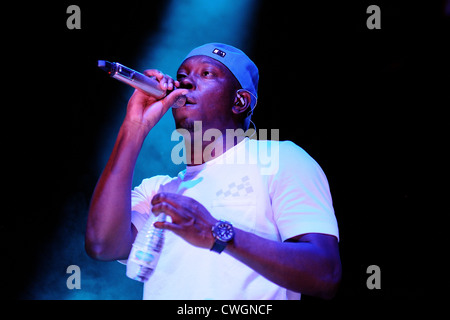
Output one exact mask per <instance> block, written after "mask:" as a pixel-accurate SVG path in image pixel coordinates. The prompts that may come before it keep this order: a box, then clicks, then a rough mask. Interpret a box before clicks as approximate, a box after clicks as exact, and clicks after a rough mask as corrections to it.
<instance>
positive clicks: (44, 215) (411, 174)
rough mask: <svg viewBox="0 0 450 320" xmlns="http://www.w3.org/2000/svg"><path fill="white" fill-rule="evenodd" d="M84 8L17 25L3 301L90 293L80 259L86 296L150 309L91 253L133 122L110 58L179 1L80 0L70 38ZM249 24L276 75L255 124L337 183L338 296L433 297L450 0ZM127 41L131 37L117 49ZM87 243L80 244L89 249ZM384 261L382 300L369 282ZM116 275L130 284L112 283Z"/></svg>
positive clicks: (310, 7) (34, 8) (310, 11)
mask: <svg viewBox="0 0 450 320" xmlns="http://www.w3.org/2000/svg"><path fill="white" fill-rule="evenodd" d="M70 4H72V3H69V2H67V1H62V2H59V3H53V4H33V5H31V4H27V5H24V6H23V7H16V8H14V9H10V10H9V11H7V13H8V14H10V15H11V16H12V17H14V18H15V19H14V24H10V25H9V27H8V28H6V29H4V30H6V31H7V32H6V35H5V39H4V41H5V43H6V45H5V51H7V57H8V58H5V60H4V61H3V62H4V64H5V66H4V70H7V72H6V73H7V75H6V76H7V77H9V76H11V79H13V81H11V82H12V87H11V88H9V89H8V92H7V93H6V94H5V95H6V96H7V98H8V100H5V101H7V103H6V105H5V107H4V113H3V117H2V119H3V129H2V131H3V144H4V149H5V150H7V152H6V153H5V155H4V157H5V158H6V159H5V160H6V163H7V166H5V167H4V175H5V176H7V177H8V179H7V180H6V184H5V187H6V188H7V189H8V190H9V191H8V193H6V197H5V206H4V207H5V209H4V210H3V215H4V217H5V218H6V219H3V220H2V221H1V222H0V231H1V237H2V239H1V245H2V255H3V259H2V260H4V261H6V262H7V263H3V266H2V268H5V271H4V272H3V273H2V279H1V283H2V287H1V288H2V289H1V291H2V295H4V297H5V298H7V299H66V298H70V297H72V298H78V296H70V295H69V296H67V294H68V293H67V291H69V290H68V289H67V288H66V287H65V281H66V279H67V277H68V274H66V273H65V269H66V268H67V266H69V265H71V264H77V265H80V267H81V270H82V286H84V287H82V290H81V291H83V288H86V289H84V290H86V291H88V290H89V288H91V289H92V290H94V289H95V290H98V291H99V295H89V294H86V295H85V296H82V298H86V299H89V298H94V299H98V298H100V299H139V298H140V297H141V289H140V287H137V286H136V285H135V284H134V283H133V284H131V283H132V281H131V280H128V279H126V277H125V274H124V273H125V271H124V269H123V268H122V269H120V271H116V270H117V268H121V266H116V264H117V263H115V262H113V263H111V264H106V265H107V267H105V263H100V262H95V261H93V260H91V259H90V258H88V257H87V255H86V254H85V253H84V249H83V246H84V244H83V242H82V240H83V233H84V226H85V222H86V218H87V208H88V204H89V200H90V197H91V194H92V191H93V188H94V186H95V183H96V180H97V179H98V177H99V175H100V172H101V169H102V163H100V164H99V163H98V162H99V161H98V157H99V154H98V153H99V145H102V139H103V138H104V136H105V132H104V130H105V128H108V130H109V131H108V134H111V133H112V135H113V136H114V134H115V133H117V130H118V125H120V122H119V123H118V124H117V123H115V124H111V125H109V124H108V123H109V122H111V119H112V117H113V115H114V117H115V116H116V115H117V114H124V109H125V107H126V100H124V101H119V103H118V101H117V100H118V95H115V92H116V91H117V90H121V89H122V88H123V85H122V84H120V83H118V82H117V83H116V82H114V81H111V80H109V79H107V78H106V77H105V74H103V73H102V72H101V71H99V70H97V67H96V62H97V60H98V59H103V58H107V59H108V60H110V61H119V62H122V63H124V64H127V62H128V63H129V64H130V65H133V64H132V63H131V62H132V61H133V59H134V57H135V53H136V51H137V50H139V48H140V47H139V44H140V43H141V42H142V41H144V40H145V38H146V37H148V34H149V32H151V30H152V29H154V28H155V26H157V25H158V23H159V22H160V21H159V19H160V15H159V14H158V13H159V12H161V10H163V8H164V5H165V2H164V1H145V2H135V3H134V2H133V3H129V2H124V3H123V4H122V3H120V4H117V5H112V4H108V3H106V2H103V3H102V2H95V4H94V3H92V2H85V1H82V2H75V3H74V4H78V5H79V6H80V8H81V11H82V29H81V30H68V29H67V28H66V19H67V17H68V15H67V14H66V13H65V11H66V8H67V6H68V5H70ZM370 4H377V5H379V6H380V8H381V13H382V15H381V19H382V28H381V30H368V29H367V28H366V19H367V17H368V16H369V15H368V14H366V8H367V7H368V6H369V5H370ZM118 10H119V11H120V13H121V18H120V19H116V18H114V17H115V15H116V14H117V12H118ZM5 14H6V13H5ZM247 15H253V16H254V17H256V21H255V22H254V23H255V25H254V36H253V37H252V38H251V43H247V44H246V48H245V50H246V51H247V53H248V54H249V56H250V57H251V58H252V59H253V60H254V61H255V63H256V64H257V65H258V67H259V70H260V76H261V78H260V87H259V102H258V108H257V109H256V111H255V113H254V117H253V120H254V122H255V123H256V125H257V127H258V128H269V129H270V128H278V129H279V130H280V135H281V136H280V139H281V140H292V141H294V142H295V143H296V144H298V145H299V146H301V147H302V148H304V149H305V150H306V151H307V152H308V153H309V154H310V155H311V156H312V157H313V158H314V159H316V160H317V162H318V163H319V164H320V165H321V166H322V168H323V170H324V171H325V173H326V175H327V177H328V179H329V183H330V188H331V192H332V195H333V201H334V207H335V211H336V216H337V219H338V223H339V228H340V236H341V241H340V249H341V258H342V264H343V278H342V284H341V287H340V290H339V293H338V295H337V297H336V301H379V300H396V299H421V300H423V299H429V298H433V297H434V296H435V295H436V294H437V291H436V288H438V287H439V286H441V285H442V282H443V280H444V278H445V274H444V273H443V271H442V269H441V268H442V265H443V264H444V259H445V258H446V255H445V253H444V252H443V251H442V249H440V247H439V244H441V243H442V242H441V235H442V234H441V233H440V232H439V231H438V226H440V225H443V224H445V223H446V222H445V218H446V215H447V214H446V213H448V209H447V210H444V209H442V208H439V207H438V205H437V203H439V202H440V201H442V200H443V199H444V198H443V197H444V196H445V195H446V194H445V193H444V187H445V184H446V179H445V178H444V177H443V172H444V169H445V168H446V164H444V163H443V161H442V160H441V159H442V157H443V151H445V148H444V147H445V146H446V145H447V144H444V140H445V139H444V138H445V137H446V136H444V133H445V132H446V130H445V129H444V128H445V127H444V125H445V124H446V123H447V121H446V119H445V118H446V115H445V111H446V110H445V109H446V108H445V107H447V106H448V92H449V88H450V86H449V84H450V83H449V73H448V71H449V69H448V60H449V59H448V57H449V53H450V52H449V50H448V49H447V47H446V43H448V39H449V35H450V34H449V19H450V17H449V13H448V12H447V15H446V14H445V1H434V2H433V4H430V2H429V1H421V2H411V1H370V2H369V1H355V2H350V3H345V4H343V3H341V2H336V1H333V2H331V1H329V2H323V1H314V2H307V3H304V2H295V3H294V2H292V1H289V2H283V1H261V2H260V6H259V10H258V11H256V12H243V13H242V14H241V15H240V16H238V17H236V19H245V17H246V16H247ZM186 18H187V19H200V18H201V17H186ZM15 29H23V31H19V32H17V31H14V32H13V30H15ZM118 35H120V36H121V38H122V39H125V38H126V43H124V44H123V45H116V42H115V40H116V39H117V36H118ZM174 45H175V44H174ZM174 63H179V62H178V61H177V62H174ZM149 68H151V66H149ZM13 74H18V75H19V77H17V79H16V77H13ZM108 143H109V144H106V146H103V147H104V149H105V150H107V151H108V150H109V152H110V150H111V148H112V145H111V142H108ZM103 165H104V163H103ZM161 173H163V172H161ZM438 183H439V184H438ZM7 208H8V209H7ZM71 239H72V240H71ZM73 239H79V240H80V241H78V242H77V244H76V245H75V247H74V245H73ZM442 244H443V243H442ZM373 264H374V265H378V266H379V267H380V268H381V290H368V289H367V287H366V279H367V277H368V274H366V269H367V267H368V266H369V265H373ZM117 265H118V264H117ZM110 268H112V269H114V270H115V271H114V272H119V273H120V272H122V274H121V276H120V277H114V278H113V279H111V278H110V277H109V276H108V272H109V270H110ZM86 270H89V273H88V274H87V273H86V272H87V271H86ZM50 275H52V276H50ZM85 279H90V280H85ZM96 279H98V283H96ZM88 281H91V282H88ZM120 282H126V283H127V284H126V285H125V287H126V288H127V289H126V290H121V289H120V288H121V287H120V286H119V285H118V283H120ZM435 285H437V286H436V287H435ZM130 290H135V292H130Z"/></svg>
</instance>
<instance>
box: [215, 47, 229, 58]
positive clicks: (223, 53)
mask: <svg viewBox="0 0 450 320" xmlns="http://www.w3.org/2000/svg"><path fill="white" fill-rule="evenodd" d="M212 53H214V54H217V55H218V56H220V57H222V58H225V56H226V52H223V51H222V50H219V49H217V48H215V49H214V50H213V52H212Z"/></svg>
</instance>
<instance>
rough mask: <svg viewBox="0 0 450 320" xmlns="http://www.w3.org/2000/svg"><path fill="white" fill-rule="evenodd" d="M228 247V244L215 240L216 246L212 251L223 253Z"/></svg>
mask: <svg viewBox="0 0 450 320" xmlns="http://www.w3.org/2000/svg"><path fill="white" fill-rule="evenodd" d="M226 246H227V242H223V241H220V240H218V239H215V241H214V245H213V246H212V248H211V251H214V252H217V253H221V252H222V251H223V250H225V248H226Z"/></svg>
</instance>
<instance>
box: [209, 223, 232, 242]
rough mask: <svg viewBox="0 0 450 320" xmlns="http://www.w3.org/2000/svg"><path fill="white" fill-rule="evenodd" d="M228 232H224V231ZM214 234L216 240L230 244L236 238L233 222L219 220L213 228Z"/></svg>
mask: <svg viewBox="0 0 450 320" xmlns="http://www.w3.org/2000/svg"><path fill="white" fill-rule="evenodd" d="M225 230H226V231H228V232H226V233H225V232H224V231H225ZM212 233H213V236H214V238H215V239H216V240H219V241H223V242H230V241H231V240H233V238H234V228H233V225H232V224H231V222H228V221H225V220H219V221H218V222H217V223H216V224H215V225H214V226H213V227H212Z"/></svg>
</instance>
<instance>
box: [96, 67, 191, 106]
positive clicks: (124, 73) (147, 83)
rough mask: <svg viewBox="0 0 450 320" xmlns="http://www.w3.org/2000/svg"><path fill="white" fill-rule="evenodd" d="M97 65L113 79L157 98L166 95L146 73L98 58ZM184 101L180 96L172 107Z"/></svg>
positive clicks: (180, 104)
mask: <svg viewBox="0 0 450 320" xmlns="http://www.w3.org/2000/svg"><path fill="white" fill-rule="evenodd" d="M98 67H99V68H100V69H102V70H104V71H106V72H108V74H109V75H110V76H111V77H113V78H114V79H117V80H119V81H121V82H123V83H126V84H128V85H130V86H132V87H133V88H135V89H138V90H141V91H143V92H145V93H147V94H148V95H151V96H152V97H154V98H156V99H158V100H160V99H162V98H164V97H165V96H167V93H166V91H164V90H162V89H161V88H160V87H159V82H158V81H157V80H156V79H154V78H150V77H147V76H146V75H144V74H142V73H140V72H138V71H135V70H133V69H130V68H128V67H125V66H124V65H122V64H120V63H117V62H109V61H105V60H98ZM185 103H186V97H185V96H180V97H178V99H177V100H176V101H175V103H174V104H173V105H172V108H179V107H182V106H184V104H185Z"/></svg>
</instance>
